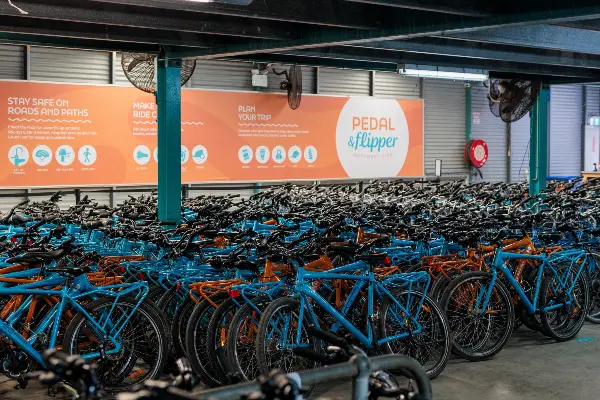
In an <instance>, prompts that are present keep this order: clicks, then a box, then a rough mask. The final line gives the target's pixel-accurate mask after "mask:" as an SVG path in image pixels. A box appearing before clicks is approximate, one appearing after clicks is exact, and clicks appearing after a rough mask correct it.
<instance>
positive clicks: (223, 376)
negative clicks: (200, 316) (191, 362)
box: [206, 299, 240, 383]
mask: <svg viewBox="0 0 600 400" xmlns="http://www.w3.org/2000/svg"><path fill="white" fill-rule="evenodd" d="M239 308H240V305H239V302H237V301H236V300H235V299H228V300H225V301H224V302H223V303H221V305H220V306H219V308H217V309H216V310H215V312H214V313H213V315H212V317H211V319H210V322H209V323H208V329H207V336H206V353H207V354H208V360H209V362H210V366H211V371H212V372H213V374H215V376H216V377H217V379H218V380H219V381H221V382H224V383H230V382H229V379H228V377H227V375H228V374H230V373H232V371H231V367H230V366H229V365H223V362H228V360H223V359H220V358H219V353H220V352H224V354H223V356H225V358H226V359H228V358H229V355H228V354H227V347H226V346H227V332H228V330H229V325H230V324H231V320H232V319H233V317H234V315H235V314H236V312H237V310H239ZM223 356H221V357H223Z"/></svg>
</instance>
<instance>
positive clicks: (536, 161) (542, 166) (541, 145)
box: [529, 88, 550, 196]
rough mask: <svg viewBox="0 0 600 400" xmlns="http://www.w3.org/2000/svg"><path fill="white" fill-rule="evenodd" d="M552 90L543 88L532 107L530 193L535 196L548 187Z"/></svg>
mask: <svg viewBox="0 0 600 400" xmlns="http://www.w3.org/2000/svg"><path fill="white" fill-rule="evenodd" d="M549 100H550V90H549V89H548V88H544V89H542V91H541V92H540V97H539V98H538V101H537V102H536V103H535V105H534V106H533V108H532V109H531V133H530V142H529V143H530V144H529V194H530V195H531V196H535V195H537V194H539V193H541V192H542V191H543V190H544V189H546V175H547V173H548V106H549Z"/></svg>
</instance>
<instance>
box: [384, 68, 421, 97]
mask: <svg viewBox="0 0 600 400" xmlns="http://www.w3.org/2000/svg"><path fill="white" fill-rule="evenodd" d="M374 88H375V92H374V95H375V96H377V97H385V98H391V99H420V98H421V81H420V80H419V79H418V78H410V77H407V76H404V75H400V74H398V73H395V72H378V71H376V72H375V81H374Z"/></svg>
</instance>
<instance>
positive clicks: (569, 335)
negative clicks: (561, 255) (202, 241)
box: [540, 265, 589, 342]
mask: <svg viewBox="0 0 600 400" xmlns="http://www.w3.org/2000/svg"><path fill="white" fill-rule="evenodd" d="M567 268H569V269H570V272H569V273H570V274H572V275H574V276H576V275H577V272H578V271H577V270H574V268H573V265H569V267H567ZM553 281H554V277H553V276H547V277H545V278H544V280H543V282H542V286H541V288H540V309H543V308H544V307H546V306H549V305H551V301H552V300H554V298H555V296H554V295H553V294H551V292H553V290H552V289H553V287H552V284H553ZM578 284H579V285H581V286H580V287H579V288H577V286H575V287H574V288H573V292H574V295H575V299H574V300H575V302H576V304H571V305H570V306H566V307H561V308H557V309H555V310H552V311H548V312H542V313H540V320H541V323H542V325H543V327H544V330H545V331H546V332H547V334H548V336H549V337H551V338H552V339H554V340H556V341H557V342H565V341H567V340H571V339H573V338H574V337H575V336H577V334H578V333H579V331H580V330H581V328H582V327H583V323H584V322H585V319H586V318H585V317H586V314H587V310H588V304H589V284H588V279H587V277H586V276H585V274H583V273H582V274H579V277H578V279H577V281H576V282H575V283H574V285H578ZM577 289H579V290H577ZM559 301H560V300H559ZM561 316H562V317H563V318H562V319H560V320H559V317H561ZM557 323H558V325H557Z"/></svg>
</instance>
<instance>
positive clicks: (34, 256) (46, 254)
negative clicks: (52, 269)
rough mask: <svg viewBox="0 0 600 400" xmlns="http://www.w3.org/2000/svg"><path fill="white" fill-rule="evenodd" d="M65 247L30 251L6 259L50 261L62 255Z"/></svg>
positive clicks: (32, 261) (35, 261)
mask: <svg viewBox="0 0 600 400" xmlns="http://www.w3.org/2000/svg"><path fill="white" fill-rule="evenodd" d="M63 254H64V250H63V249H58V250H52V251H30V252H27V253H24V254H22V255H20V256H17V257H12V258H9V259H8V260H6V262H8V263H24V264H41V263H44V264H46V263H49V262H51V261H53V260H56V259H58V258H60V257H62V256H63Z"/></svg>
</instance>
